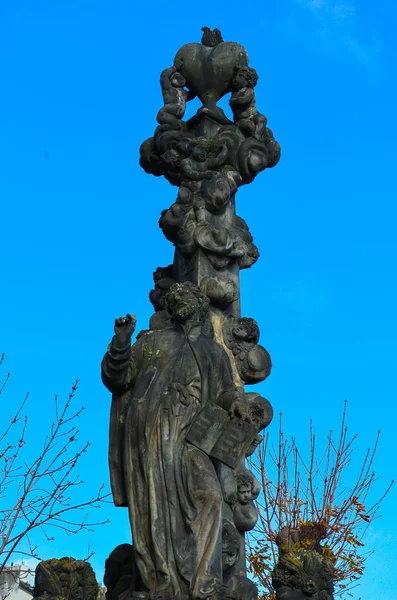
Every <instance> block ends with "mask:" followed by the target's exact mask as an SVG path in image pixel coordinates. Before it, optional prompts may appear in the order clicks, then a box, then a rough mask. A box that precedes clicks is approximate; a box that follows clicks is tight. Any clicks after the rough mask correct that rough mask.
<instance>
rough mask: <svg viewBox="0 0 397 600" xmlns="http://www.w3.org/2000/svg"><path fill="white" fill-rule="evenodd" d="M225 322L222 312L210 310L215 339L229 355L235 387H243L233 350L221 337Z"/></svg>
mask: <svg viewBox="0 0 397 600" xmlns="http://www.w3.org/2000/svg"><path fill="white" fill-rule="evenodd" d="M224 322H225V316H224V314H223V313H221V312H218V311H211V323H212V327H213V329H214V336H215V340H216V341H217V342H218V344H219V345H220V346H222V348H223V349H224V350H225V352H226V354H227V355H228V357H229V360H230V364H231V367H232V373H233V382H234V384H235V385H236V386H237V387H241V388H243V387H244V384H243V382H242V380H241V377H240V375H239V372H238V370H237V366H236V361H235V359H234V356H233V352H232V351H231V350H230V349H229V348H228V347H227V346H226V344H225V341H224V339H223V333H222V331H223V324H224Z"/></svg>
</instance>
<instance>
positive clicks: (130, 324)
mask: <svg viewBox="0 0 397 600" xmlns="http://www.w3.org/2000/svg"><path fill="white" fill-rule="evenodd" d="M135 325H136V316H135V315H130V314H127V315H126V316H125V317H119V318H118V319H116V320H115V322H114V333H115V336H116V340H117V345H119V346H121V347H122V346H125V345H126V344H127V343H129V342H130V340H131V336H132V334H133V333H134V331H135Z"/></svg>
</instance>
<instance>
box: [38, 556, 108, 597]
mask: <svg viewBox="0 0 397 600" xmlns="http://www.w3.org/2000/svg"><path fill="white" fill-rule="evenodd" d="M98 591H99V586H98V584H97V581H96V578H95V574H94V571H93V570H92V567H91V565H90V564H89V563H88V562H86V561H83V560H75V559H74V558H71V557H64V558H61V559H57V558H52V559H50V560H44V561H42V562H40V563H39V564H38V565H37V567H36V571H35V582H34V591H33V597H34V598H40V599H41V600H44V598H46V599H47V600H97V596H98Z"/></svg>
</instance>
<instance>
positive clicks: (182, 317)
mask: <svg viewBox="0 0 397 600" xmlns="http://www.w3.org/2000/svg"><path fill="white" fill-rule="evenodd" d="M195 312H196V307H195V306H192V305H191V304H180V305H179V306H178V305H177V306H176V307H175V309H174V311H173V318H174V320H175V321H179V322H185V321H187V320H188V319H189V318H190V317H193V315H194V314H195Z"/></svg>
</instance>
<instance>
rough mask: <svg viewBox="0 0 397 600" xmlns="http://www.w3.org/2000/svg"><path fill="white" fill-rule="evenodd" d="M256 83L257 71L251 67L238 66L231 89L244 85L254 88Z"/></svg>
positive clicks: (238, 88) (243, 86)
mask: <svg viewBox="0 0 397 600" xmlns="http://www.w3.org/2000/svg"><path fill="white" fill-rule="evenodd" d="M257 83H258V73H257V72H256V71H255V69H252V68H251V67H240V68H239V69H238V70H237V72H236V75H235V76H234V79H233V89H234V90H241V89H242V88H245V87H250V88H254V87H255V86H256V84H257Z"/></svg>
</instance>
